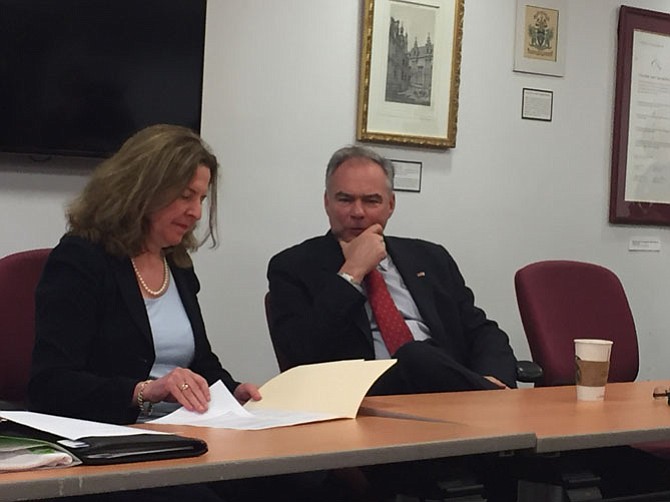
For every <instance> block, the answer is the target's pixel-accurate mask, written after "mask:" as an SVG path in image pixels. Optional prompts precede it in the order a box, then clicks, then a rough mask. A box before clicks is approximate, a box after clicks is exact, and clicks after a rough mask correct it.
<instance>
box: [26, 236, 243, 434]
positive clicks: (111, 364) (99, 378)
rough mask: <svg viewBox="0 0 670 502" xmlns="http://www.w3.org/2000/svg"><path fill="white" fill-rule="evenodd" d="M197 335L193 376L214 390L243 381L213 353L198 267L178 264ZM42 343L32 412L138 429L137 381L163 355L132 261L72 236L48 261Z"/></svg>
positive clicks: (39, 310)
mask: <svg viewBox="0 0 670 502" xmlns="http://www.w3.org/2000/svg"><path fill="white" fill-rule="evenodd" d="M170 269H171V271H172V275H173V277H174V281H175V283H176V285H177V289H178V291H179V296H180V298H181V301H182V303H183V305H184V309H185V311H186V314H187V316H188V318H189V320H190V322H191V327H192V328H193V335H194V339H195V354H194V357H193V361H192V362H191V365H190V369H191V370H193V371H194V372H195V373H198V374H200V375H202V376H203V377H204V378H205V379H206V380H207V381H208V382H209V383H210V384H212V383H214V382H215V381H216V380H218V379H221V380H222V381H223V383H224V384H225V385H226V386H227V387H228V388H229V389H230V390H231V391H232V390H233V389H234V388H235V387H236V386H237V385H238V382H236V381H235V380H233V378H232V377H231V375H230V374H229V373H228V372H227V371H226V370H224V369H223V368H222V367H221V363H220V362H219V360H218V358H217V357H216V355H214V353H213V352H212V350H211V347H210V344H209V341H208V340H207V335H206V333H205V325H204V322H203V319H202V314H201V312H200V307H199V305H198V300H197V297H196V295H197V293H198V291H199V289H200V284H199V282H198V279H197V277H196V275H195V272H194V271H193V268H179V267H177V266H174V265H173V264H170ZM35 329H36V340H35V348H34V351H33V364H32V373H31V381H30V386H29V397H30V406H31V408H33V409H35V410H37V411H41V412H44V413H52V414H57V415H65V416H70V417H75V418H83V419H88V420H96V421H101V422H111V423H119V424H127V423H133V422H135V421H136V419H137V416H138V414H139V409H138V407H137V406H135V405H133V403H131V400H132V396H133V391H134V388H135V385H136V384H137V382H139V381H142V380H146V379H147V378H148V375H149V372H150V370H151V367H152V365H153V363H154V358H155V353H154V346H153V337H152V333H151V327H150V325H149V318H148V316H147V311H146V308H145V305H144V299H143V298H142V294H141V292H140V289H139V287H138V285H137V280H136V279H135V273H134V271H133V268H132V265H131V263H130V259H129V258H118V257H115V256H111V255H110V254H108V253H106V252H105V251H104V249H103V248H102V246H100V245H97V244H93V243H91V242H89V241H87V240H85V239H82V238H79V237H72V236H65V237H63V238H62V239H61V242H60V244H59V245H58V246H56V247H55V248H54V250H53V251H52V253H51V254H50V256H49V259H48V260H47V263H46V266H45V269H44V272H43V274H42V278H41V280H40V283H39V285H38V287H37V293H36V319H35Z"/></svg>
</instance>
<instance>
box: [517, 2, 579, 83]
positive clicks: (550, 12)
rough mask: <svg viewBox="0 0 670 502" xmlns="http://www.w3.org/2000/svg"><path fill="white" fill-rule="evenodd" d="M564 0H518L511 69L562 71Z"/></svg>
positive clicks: (565, 15) (561, 73) (549, 73)
mask: <svg viewBox="0 0 670 502" xmlns="http://www.w3.org/2000/svg"><path fill="white" fill-rule="evenodd" d="M566 24H567V7H566V2H565V0H537V1H529V0H517V2H516V37H515V44H514V71H520V72H526V73H538V74H541V75H553V76H556V77H562V76H563V75H564V74H565V26H566Z"/></svg>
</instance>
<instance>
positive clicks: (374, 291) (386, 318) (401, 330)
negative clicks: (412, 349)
mask: <svg viewBox="0 0 670 502" xmlns="http://www.w3.org/2000/svg"><path fill="white" fill-rule="evenodd" d="M365 284H366V289H367V292H368V301H369V302H370V307H372V312H373V313H374V315H375V319H376V320H377V326H379V331H380V332H381V334H382V339H383V340H384V343H385V344H386V348H387V349H388V351H389V354H391V355H393V354H395V351H396V350H398V349H399V348H400V347H401V346H402V345H405V344H406V343H407V342H411V341H412V340H414V337H413V336H412V332H411V331H410V330H409V327H408V326H407V323H405V319H404V318H403V317H402V314H401V313H400V312H399V311H398V307H396V306H395V303H394V302H393V298H391V294H390V293H389V290H388V288H387V287H386V282H385V281H384V277H383V276H382V274H381V272H379V270H376V269H374V270H372V271H371V272H370V273H369V274H368V275H367V276H365Z"/></svg>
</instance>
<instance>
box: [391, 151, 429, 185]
mask: <svg viewBox="0 0 670 502" xmlns="http://www.w3.org/2000/svg"><path fill="white" fill-rule="evenodd" d="M389 160H390V161H391V162H393V168H394V170H395V176H394V177H393V190H394V191H396V192H420V191H421V170H422V166H423V165H422V164H421V162H415V161H411V160H393V159H389Z"/></svg>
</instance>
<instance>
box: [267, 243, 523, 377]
mask: <svg viewBox="0 0 670 502" xmlns="http://www.w3.org/2000/svg"><path fill="white" fill-rule="evenodd" d="M385 241H386V248H387V251H388V253H389V255H390V256H391V259H392V260H393V263H394V264H395V265H396V267H397V269H398V271H399V272H400V275H401V276H402V278H403V280H404V282H405V285H406V286H407V289H408V290H409V292H410V294H411V295H412V298H413V299H414V301H415V303H416V305H417V307H418V309H419V311H420V313H421V316H422V318H423V321H424V322H425V323H426V325H427V326H428V328H429V329H430V333H431V337H432V339H433V340H434V341H435V343H436V344H438V345H439V346H440V347H442V348H443V349H444V351H445V352H446V353H447V354H448V355H450V356H451V357H452V358H453V359H454V360H456V361H457V362H458V363H460V364H462V365H463V366H465V367H466V368H468V369H470V370H472V371H474V372H475V373H478V374H479V375H492V376H495V377H497V378H498V379H500V380H501V381H503V382H504V383H506V384H507V385H509V386H511V387H513V386H515V382H516V359H515V358H514V354H513V351H512V349H511V347H510V345H509V340H508V338H507V335H506V334H505V333H504V332H503V331H502V330H500V328H498V325H497V324H496V323H495V322H494V321H491V320H489V319H487V318H486V314H485V313H484V312H483V311H482V310H481V309H479V308H477V307H476V306H475V304H474V296H473V294H472V291H471V290H470V289H469V288H468V287H467V286H466V285H465V281H464V280H463V277H462V276H461V274H460V272H459V270H458V267H457V265H456V262H455V261H454V260H453V258H452V257H451V256H450V255H449V253H448V252H447V251H446V250H445V249H444V248H443V247H442V246H439V245H437V244H433V243H430V242H426V241H422V240H417V239H406V238H399V237H388V236H387V237H385ZM343 262H344V256H343V255H342V250H341V248H340V245H339V243H338V242H337V240H336V239H335V237H334V236H333V235H332V234H331V233H330V232H329V233H328V234H326V235H325V236H321V237H315V238H312V239H309V240H307V241H305V242H303V243H301V244H298V245H296V246H293V247H291V248H289V249H287V250H285V251H283V252H281V253H279V254H278V255H276V256H275V257H273V258H272V260H271V261H270V264H269V267H268V280H269V285H270V295H271V298H272V318H271V320H270V322H271V325H272V331H273V336H274V338H275V343H276V345H277V348H278V349H279V351H280V352H281V353H282V355H283V356H284V357H285V358H286V359H287V360H288V361H290V363H291V365H299V364H308V363H317V362H325V361H334V360H341V359H360V358H364V359H374V357H375V354H374V349H373V342H372V334H371V330H370V323H369V321H368V318H367V315H366V312H365V302H366V298H365V296H364V295H362V294H361V293H359V292H358V291H357V290H356V288H354V287H353V286H352V285H351V284H348V283H347V281H345V280H344V279H342V278H341V277H339V276H338V275H337V272H338V270H339V269H340V267H341V266H342V263H343Z"/></svg>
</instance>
